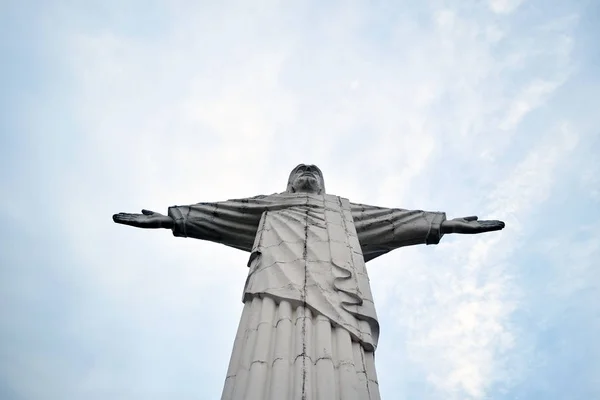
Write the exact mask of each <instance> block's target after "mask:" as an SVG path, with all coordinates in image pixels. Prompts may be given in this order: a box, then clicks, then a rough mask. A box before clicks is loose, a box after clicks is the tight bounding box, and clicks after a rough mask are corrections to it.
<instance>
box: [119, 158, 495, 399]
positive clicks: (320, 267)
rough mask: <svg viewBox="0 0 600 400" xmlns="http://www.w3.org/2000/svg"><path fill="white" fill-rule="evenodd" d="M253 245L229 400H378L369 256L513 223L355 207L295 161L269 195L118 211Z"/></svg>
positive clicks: (129, 221)
mask: <svg viewBox="0 0 600 400" xmlns="http://www.w3.org/2000/svg"><path fill="white" fill-rule="evenodd" d="M113 220H114V221H115V222H117V223H120V224H125V225H131V226H135V227H138V228H167V229H172V230H173V234H174V235H175V236H182V237H192V238H196V239H203V240H210V241H212V242H217V243H222V244H224V245H227V246H231V247H235V248H237V249H241V250H244V251H247V252H249V253H250V259H249V261H248V268H249V272H248V279H247V280H246V286H245V289H244V297H243V302H244V310H243V312H242V318H241V321H240V325H239V328H238V332H237V335H236V337H235V343H234V345H233V352H232V355H231V361H230V363H229V369H228V371H227V377H226V379H225V387H224V389H223V395H222V397H221V398H222V399H226V400H230V399H236V400H237V399H247V400H265V399H270V400H286V399H298V400H300V399H302V400H312V399H319V400H336V399H337V400H350V399H352V400H376V399H379V398H380V396H379V385H378V382H377V375H376V373H375V363H374V352H375V348H376V347H377V339H378V337H379V324H378V322H377V314H376V313H375V305H374V304H373V296H372V295H371V287H370V285H369V277H368V274H367V269H366V268H365V263H366V262H368V261H370V260H372V259H374V258H376V257H379V256H380V255H382V254H385V253H387V252H389V251H390V250H393V249H396V248H398V247H403V246H410V245H414V244H422V243H425V244H437V243H439V241H440V239H441V237H442V236H443V235H444V234H446V233H481V232H488V231H495V230H500V229H502V228H503V227H504V223H503V222H502V221H478V220H477V217H465V218H456V219H451V220H447V219H446V215H445V214H444V213H442V212H427V211H419V210H403V209H399V208H383V207H375V206H368V205H363V204H354V203H351V202H350V201H348V200H347V199H345V198H343V197H338V196H334V195H330V194H326V193H325V185H324V181H323V174H322V173H321V171H320V170H319V168H317V167H316V166H314V165H304V164H301V165H299V166H297V167H296V168H294V170H293V171H292V173H291V174H290V178H289V180H288V185H287V190H286V191H285V192H283V193H279V194H273V195H270V196H257V197H251V198H247V199H239V200H227V201H223V202H217V203H198V204H194V205H189V206H174V207H170V208H169V213H168V215H167V216H165V215H162V214H159V213H156V212H153V211H148V210H142V214H126V213H120V214H115V215H114V216H113Z"/></svg>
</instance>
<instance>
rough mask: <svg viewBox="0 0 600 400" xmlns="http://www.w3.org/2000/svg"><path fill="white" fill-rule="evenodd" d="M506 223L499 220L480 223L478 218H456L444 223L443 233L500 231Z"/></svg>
mask: <svg viewBox="0 0 600 400" xmlns="http://www.w3.org/2000/svg"><path fill="white" fill-rule="evenodd" d="M503 228H504V222H502V221H497V220H489V221H479V220H478V219H477V217H476V216H472V217H464V218H454V219H450V220H446V221H444V222H442V233H471V234H472V233H483V232H491V231H499V230H501V229H503Z"/></svg>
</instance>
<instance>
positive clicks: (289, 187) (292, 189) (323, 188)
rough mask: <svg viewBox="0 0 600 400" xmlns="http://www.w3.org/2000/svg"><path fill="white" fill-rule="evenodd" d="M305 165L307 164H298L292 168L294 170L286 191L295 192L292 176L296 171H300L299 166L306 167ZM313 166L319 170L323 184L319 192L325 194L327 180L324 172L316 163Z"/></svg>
mask: <svg viewBox="0 0 600 400" xmlns="http://www.w3.org/2000/svg"><path fill="white" fill-rule="evenodd" d="M305 166H306V164H298V165H297V166H296V167H295V168H294V169H293V170H292V172H290V177H289V178H288V183H287V189H286V192H288V193H293V192H294V188H293V187H292V178H293V177H294V175H295V174H296V171H298V168H300V167H305ZM312 167H314V168H315V169H316V170H317V171H318V172H319V180H320V184H321V189H320V190H319V192H318V194H325V180H324V179H323V172H322V171H321V169H320V168H319V167H317V166H316V165H312Z"/></svg>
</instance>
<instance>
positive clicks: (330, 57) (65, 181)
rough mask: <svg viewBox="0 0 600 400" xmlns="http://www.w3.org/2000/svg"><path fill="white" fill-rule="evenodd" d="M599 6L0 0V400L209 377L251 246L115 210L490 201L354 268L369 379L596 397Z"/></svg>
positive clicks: (152, 392)
mask: <svg viewBox="0 0 600 400" xmlns="http://www.w3.org/2000/svg"><path fill="white" fill-rule="evenodd" d="M599 19H600V4H599V3H598V2H594V1H591V0H590V1H583V0H563V1H558V0H485V1H484V0H462V1H458V0H456V1H452V0H447V1H442V0H439V1H438V0H419V1H416V0H404V1H400V0H398V1H378V0H371V1H352V0H348V1H335V0H332V1H326V2H325V1H316V0H313V1H277V0H264V1H263V0H257V1H252V2H249V1H220V2H217V1H184V0H173V1H158V0H154V1H136V0H129V1H122V0H119V1H116V0H103V1H93V0H87V1H80V2H75V1H66V0H65V1H58V0H47V1H27V0H24V1H10V0H5V1H2V2H0V51H1V54H2V62H1V63H0V87H2V91H1V94H0V183H1V187H2V196H0V225H1V226H2V228H1V230H0V398H1V399H3V400H54V399H56V400H79V399H86V400H94V399H107V398H110V399H127V400H136V399H153V400H154V399H156V400H160V399H173V398H176V399H180V400H187V399H217V398H219V396H220V394H221V390H222V385H223V382H224V378H225V373H226V368H227V364H228V361H229V355H230V351H231V348H232V345H233V338H234V336H235V331H236V329H237V324H238V321H239V316H240V314H241V310H242V303H241V296H242V291H243V285H244V282H245V279H246V274H247V270H246V266H245V265H246V262H247V256H248V254H247V253H244V252H242V251H239V250H235V249H231V248H227V247H225V246H220V245H218V244H214V243H209V242H201V241H197V240H192V239H182V238H175V237H173V236H172V234H171V233H170V232H169V231H167V230H160V231H157V230H140V229H134V228H131V227H126V226H122V225H116V224H114V223H113V222H112V220H111V215H112V214H113V213H116V212H139V210H140V209H142V208H146V209H151V210H155V211H157V212H163V213H165V212H166V210H167V207H169V206H171V205H175V204H177V205H184V204H193V203H196V202H200V201H219V200H226V199H231V198H241V197H249V196H254V195H259V194H271V193H276V192H281V191H283V190H285V186H286V182H287V176H288V174H289V172H290V170H291V169H292V168H293V167H295V166H296V165H297V164H299V163H314V164H316V165H318V166H319V167H320V168H321V169H322V171H323V173H324V177H325V182H326V188H327V191H328V193H330V194H336V195H340V196H343V197H346V198H349V199H350V200H351V201H353V202H356V203H365V204H372V205H379V206H387V207H399V208H406V209H422V210H429V211H445V212H446V213H447V215H448V217H449V218H453V217H463V216H469V215H478V216H480V217H481V218H484V219H501V220H504V221H505V222H506V228H505V229H504V230H503V231H501V232H494V233H488V234H484V235H473V236H468V235H447V236H445V237H444V238H443V239H442V241H441V242H440V244H439V245H437V246H425V245H423V246H412V247H408V248H403V249H398V250H395V251H394V252H392V253H390V254H387V255H385V256H382V257H380V258H378V259H376V260H374V261H372V262H369V263H368V264H367V267H368V271H369V274H370V278H371V284H372V289H373V295H374V298H375V302H376V307H377V311H378V315H379V318H380V324H381V337H380V342H379V347H378V350H377V353H376V365H377V370H378V377H379V382H380V388H381V394H382V398H384V399H399V400H403V399H408V400H412V399H425V400H438V399H439V400H455V399H456V400H484V399H486V400H487V399H494V400H496V399H498V400H504V399H507V400H508V399H511V400H512V399H515V400H516V399H519V400H525V399H548V400H552V399H561V400H563V399H571V400H578V399H581V400H590V399H595V398H600V341H598V338H599V337H600V290H599V286H600V268H599V267H600V265H599V264H600V262H599V261H598V260H599V259H600V230H599V229H598V225H599V224H600V162H599V161H598V158H597V154H598V153H600V128H599V126H600V115H599V113H598V104H600V74H599V73H598V71H600V46H598V38H599V37H600V28H599V27H598V20H599Z"/></svg>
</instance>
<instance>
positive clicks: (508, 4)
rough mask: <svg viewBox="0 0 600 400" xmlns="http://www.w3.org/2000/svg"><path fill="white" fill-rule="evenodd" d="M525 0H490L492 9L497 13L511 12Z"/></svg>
mask: <svg viewBox="0 0 600 400" xmlns="http://www.w3.org/2000/svg"><path fill="white" fill-rule="evenodd" d="M523 2H524V0H489V6H490V9H491V10H492V11H493V12H495V13H497V14H510V13H512V12H513V11H515V10H516V9H517V8H519V6H521V4H523Z"/></svg>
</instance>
